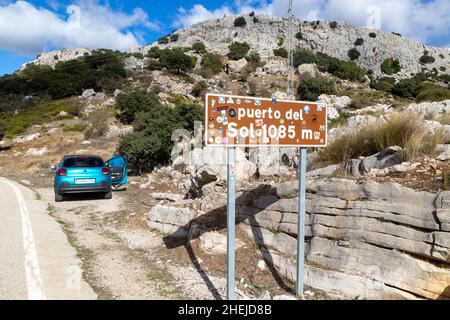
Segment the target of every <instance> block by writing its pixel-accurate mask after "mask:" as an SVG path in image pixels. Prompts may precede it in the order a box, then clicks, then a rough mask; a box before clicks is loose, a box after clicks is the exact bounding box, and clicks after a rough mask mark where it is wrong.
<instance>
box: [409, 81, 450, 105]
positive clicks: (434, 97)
mask: <svg viewBox="0 0 450 320" xmlns="http://www.w3.org/2000/svg"><path fill="white" fill-rule="evenodd" d="M447 99H450V89H448V88H444V87H441V86H437V85H431V86H428V87H425V88H423V90H421V91H420V93H419V94H418V95H417V97H416V101H417V102H422V101H442V100H447Z"/></svg>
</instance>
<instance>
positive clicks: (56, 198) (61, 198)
mask: <svg viewBox="0 0 450 320" xmlns="http://www.w3.org/2000/svg"><path fill="white" fill-rule="evenodd" d="M62 201H64V196H62V195H60V194H58V193H56V192H55V202H62Z"/></svg>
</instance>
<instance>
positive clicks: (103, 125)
mask: <svg viewBox="0 0 450 320" xmlns="http://www.w3.org/2000/svg"><path fill="white" fill-rule="evenodd" d="M108 118H109V113H108V111H107V110H97V111H95V112H93V113H92V114H91V115H90V121H91V126H89V127H88V128H87V130H86V131H85V132H84V139H86V140H89V139H94V138H100V137H104V136H106V134H107V133H108V130H109V125H108Z"/></svg>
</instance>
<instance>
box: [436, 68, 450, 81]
mask: <svg viewBox="0 0 450 320" xmlns="http://www.w3.org/2000/svg"><path fill="white" fill-rule="evenodd" d="M442 71H445V70H442ZM437 80H439V81H442V82H444V83H447V84H448V83H450V74H441V75H439V76H438V77H437Z"/></svg>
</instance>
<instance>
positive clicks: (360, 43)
mask: <svg viewBox="0 0 450 320" xmlns="http://www.w3.org/2000/svg"><path fill="white" fill-rule="evenodd" d="M363 43H364V39H363V38H358V39H356V41H355V46H362V44H363Z"/></svg>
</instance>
